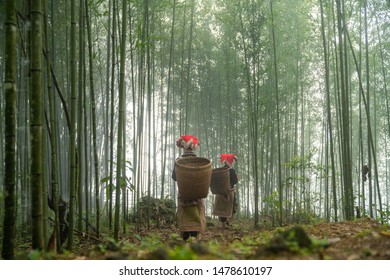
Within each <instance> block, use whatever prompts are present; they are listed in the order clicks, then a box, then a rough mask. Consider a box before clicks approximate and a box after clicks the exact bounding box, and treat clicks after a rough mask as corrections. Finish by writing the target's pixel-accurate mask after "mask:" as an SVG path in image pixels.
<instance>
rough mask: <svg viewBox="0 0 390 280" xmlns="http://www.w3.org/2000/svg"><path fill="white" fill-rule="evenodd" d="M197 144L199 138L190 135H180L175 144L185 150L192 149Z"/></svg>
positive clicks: (196, 146) (197, 145)
mask: <svg viewBox="0 0 390 280" xmlns="http://www.w3.org/2000/svg"><path fill="white" fill-rule="evenodd" d="M199 144H200V141H199V139H198V138H196V137H195V136H192V135H182V136H180V137H179V139H177V140H176V146H178V147H179V148H183V149H185V150H187V149H191V150H194V149H196V148H198V147H199Z"/></svg>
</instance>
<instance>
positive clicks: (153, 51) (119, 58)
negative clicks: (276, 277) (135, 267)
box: [0, 0, 390, 259]
mask: <svg viewBox="0 0 390 280" xmlns="http://www.w3.org/2000/svg"><path fill="white" fill-rule="evenodd" d="M0 19H1V26H0V50H1V51H0V66H1V67H0V76H1V78H2V82H1V83H0V119H1V121H0V131H1V133H0V142H1V143H2V146H1V149H0V162H1V165H0V182H1V184H0V222H1V223H0V239H1V243H0V250H1V258H2V259H390V249H389V248H390V229H389V224H390V208H389V205H390V94H389V92H388V91H389V89H388V88H389V87H390V85H387V83H389V82H390V71H389V69H390V1H389V0H299V1H297V0H105V1H103V0H56V1H50V0H31V1H25V0H4V1H1V3H0ZM184 134H191V135H195V136H196V137H198V138H199V140H200V147H199V149H198V150H197V155H198V156H200V157H204V158H207V159H210V160H211V162H212V165H213V168H216V167H218V166H220V162H219V155H220V154H221V153H234V154H236V155H237V158H238V160H237V162H236V163H235V165H234V168H235V171H236V172H237V174H238V178H239V181H238V184H237V185H236V187H235V190H236V195H237V205H238V207H237V212H236V213H235V214H234V216H233V219H232V221H231V224H230V226H229V227H227V228H222V227H221V225H220V224H219V222H218V217H215V216H214V215H212V207H213V203H214V199H215V198H214V197H215V196H214V195H213V194H212V193H211V192H210V193H209V194H208V195H207V197H206V198H205V200H204V201H205V208H206V217H207V224H206V230H205V232H204V233H202V234H201V235H200V236H199V237H197V238H190V239H189V240H187V241H183V240H182V239H181V238H180V235H179V232H178V229H177V221H176V208H177V195H178V189H177V184H176V182H175V181H174V180H172V178H171V173H172V170H173V167H174V164H175V159H176V158H178V157H179V156H180V155H181V153H182V151H181V150H180V149H179V148H178V147H177V146H176V140H177V139H178V137H179V136H180V135H184Z"/></svg>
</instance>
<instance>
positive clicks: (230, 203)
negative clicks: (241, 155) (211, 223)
mask: <svg viewBox="0 0 390 280" xmlns="http://www.w3.org/2000/svg"><path fill="white" fill-rule="evenodd" d="M220 160H221V164H222V166H223V167H226V168H228V169H229V176H230V192H228V193H226V194H217V195H216V198H215V202H214V209H213V214H214V215H216V216H218V219H219V221H220V222H221V224H222V227H226V226H228V225H229V223H230V219H231V218H232V216H233V214H234V213H236V209H237V202H236V201H237V199H236V195H235V192H234V185H235V184H237V183H238V177H237V174H236V171H235V170H234V169H233V164H234V163H235V162H236V160H237V156H236V155H235V154H221V155H220Z"/></svg>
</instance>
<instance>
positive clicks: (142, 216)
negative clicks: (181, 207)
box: [132, 196, 176, 226]
mask: <svg viewBox="0 0 390 280" xmlns="http://www.w3.org/2000/svg"><path fill="white" fill-rule="evenodd" d="M148 217H149V219H150V221H152V222H154V223H157V224H158V225H159V226H165V225H166V226H171V225H172V224H174V223H175V221H176V205H175V202H174V201H173V200H172V199H167V198H165V199H158V198H153V197H149V196H143V197H142V198H141V199H140V202H139V206H138V209H137V212H136V213H135V214H134V215H133V218H132V219H133V220H134V222H145V221H147V219H148Z"/></svg>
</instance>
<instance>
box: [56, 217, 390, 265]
mask: <svg viewBox="0 0 390 280" xmlns="http://www.w3.org/2000/svg"><path fill="white" fill-rule="evenodd" d="M74 247H75V252H74V253H72V254H67V255H66V256H64V255H57V256H56V257H54V258H56V259H58V258H60V259H61V258H65V259H138V260H150V259H158V260H159V259H187V260H188V259H198V260H204V259H206V260H232V259H233V260H236V259H238V260H250V259H252V260H253V259H269V260H290V259H294V260H309V259H314V260H321V259H325V260H389V259H390V227H389V226H388V225H381V224H379V223H378V222H376V221H374V220H372V219H369V218H362V219H357V220H353V221H343V222H334V223H325V222H324V223H318V224H315V225H302V226H285V227H278V228H274V229H265V228H261V227H260V228H259V229H253V221H251V220H233V222H232V223H231V225H230V226H229V227H227V228H223V227H222V226H221V225H220V224H219V222H218V221H217V220H210V221H208V223H207V229H206V231H205V233H203V234H202V235H201V236H199V237H198V238H196V239H193V238H190V239H189V240H187V241H183V240H181V238H180V236H179V235H178V234H177V229H176V228H174V227H171V228H169V227H166V228H150V229H149V230H146V229H145V230H141V231H140V230H138V231H137V232H135V231H134V232H132V231H130V229H129V230H128V232H127V233H126V235H124V236H123V237H122V239H121V240H120V241H119V242H114V241H112V240H111V241H110V240H106V241H105V242H103V243H101V242H97V241H96V240H94V239H87V238H86V237H81V238H78V239H77V241H76V244H75V246H74Z"/></svg>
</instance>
